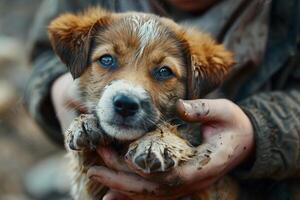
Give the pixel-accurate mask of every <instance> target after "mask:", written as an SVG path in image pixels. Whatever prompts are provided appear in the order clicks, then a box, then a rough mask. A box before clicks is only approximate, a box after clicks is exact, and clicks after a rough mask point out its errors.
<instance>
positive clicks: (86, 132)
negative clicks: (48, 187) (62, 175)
mask: <svg viewBox="0 0 300 200" xmlns="http://www.w3.org/2000/svg"><path fill="white" fill-rule="evenodd" d="M103 141H104V135H103V134H102V132H101V130H100V128H99V126H98V121H97V118H96V117H95V116H94V115H91V114H82V115H80V116H79V117H77V118H75V119H74V120H73V122H72V123H71V125H70V127H69V129H68V130H67V131H66V133H65V146H66V148H67V150H68V151H69V153H68V155H69V157H70V159H71V166H70V168H71V173H72V180H73V182H72V188H71V194H72V197H73V199H75V200H82V199H85V200H95V199H102V196H103V195H104V194H105V192H106V191H107V188H106V187H104V186H103V185H101V184H99V183H96V182H93V181H91V180H90V179H89V178H88V177H87V175H86V172H87V170H88V169H89V167H91V166H93V165H104V163H103V162H102V160H101V159H100V157H99V155H98V154H97V153H96V151H95V149H96V147H97V145H98V144H99V143H100V142H103Z"/></svg>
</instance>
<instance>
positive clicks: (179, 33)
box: [48, 8, 234, 200]
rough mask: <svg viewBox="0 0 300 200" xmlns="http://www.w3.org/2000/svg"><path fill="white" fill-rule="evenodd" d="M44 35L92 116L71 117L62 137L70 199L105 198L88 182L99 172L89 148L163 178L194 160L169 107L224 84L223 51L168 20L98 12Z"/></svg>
mask: <svg viewBox="0 0 300 200" xmlns="http://www.w3.org/2000/svg"><path fill="white" fill-rule="evenodd" d="M48 30H49V37H50V41H51V44H52V46H53V49H54V50H55V52H56V54H57V55H58V56H59V57H60V59H61V60H62V62H64V63H65V64H66V66H67V67H68V69H69V71H70V72H71V74H72V76H73V78H74V79H76V80H75V82H76V84H77V87H78V92H79V94H80V97H81V100H82V102H84V105H85V106H86V107H87V108H88V111H89V113H92V114H86V115H80V116H79V117H78V118H76V119H75V120H74V121H73V123H72V124H71V126H70V128H69V130H68V131H67V132H66V135H65V138H66V141H65V144H66V148H67V149H68V150H69V152H70V155H71V157H72V160H73V167H74V184H73V188H72V195H73V197H74V199H77V200H79V199H80V200H82V199H101V197H102V196H103V194H105V192H106V190H107V188H105V187H103V186H101V185H100V184H99V183H95V182H93V181H91V180H89V179H88V177H87V175H86V172H87V169H88V168H89V167H90V166H92V165H104V163H103V162H102V160H101V159H100V158H99V156H97V154H96V153H95V148H96V146H97V145H99V144H100V145H101V143H102V144H103V142H104V141H108V140H109V139H110V141H114V146H116V147H117V148H119V149H122V150H120V155H121V156H124V154H126V158H127V162H128V165H129V166H130V167H132V168H134V169H135V170H137V171H139V172H140V173H142V174H143V173H146V174H149V173H156V172H165V171H167V170H170V169H171V168H173V167H175V166H177V165H180V163H182V162H184V161H186V160H188V159H190V158H191V157H192V156H193V155H194V154H195V152H194V147H193V145H192V144H195V145H199V144H200V140H199V138H197V137H194V136H195V135H198V131H199V129H197V130H196V131H193V130H195V127H194V125H187V124H184V123H183V122H181V121H180V120H179V119H178V118H177V117H176V112H175V110H176V109H175V105H176V102H177V100H178V99H194V98H199V97H201V96H203V95H204V94H206V93H207V92H209V91H211V90H212V89H213V88H215V87H216V86H218V85H219V84H220V83H222V81H223V80H224V78H225V77H226V74H227V73H228V71H229V70H230V68H231V66H232V65H233V63H234V61H233V57H232V54H231V53H230V52H229V51H227V50H226V49H225V48H224V47H223V46H222V45H218V44H216V43H215V41H214V40H213V39H212V38H211V37H210V36H208V35H207V34H204V33H202V32H199V31H197V30H195V29H193V28H189V27H183V26H179V25H178V24H176V23H175V22H174V21H172V20H170V19H167V18H163V17H158V16H155V15H152V14H145V13H137V12H127V13H111V12H108V11H105V10H103V9H101V8H92V9H88V10H87V11H86V12H84V13H79V14H63V15H61V16H59V17H58V18H56V19H54V20H53V21H52V22H51V23H50V25H49V27H48ZM196 128H199V127H196ZM107 138H109V139H107ZM130 143H131V144H130ZM123 144H130V145H129V147H128V145H127V146H126V145H125V148H121V147H122V146H124V145H123ZM112 145H113V144H112ZM124 151H125V153H124Z"/></svg>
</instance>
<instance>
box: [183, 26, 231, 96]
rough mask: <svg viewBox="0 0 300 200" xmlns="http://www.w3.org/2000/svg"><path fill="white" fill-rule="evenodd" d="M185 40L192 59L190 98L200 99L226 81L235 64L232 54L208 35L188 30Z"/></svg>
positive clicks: (189, 82)
mask: <svg viewBox="0 0 300 200" xmlns="http://www.w3.org/2000/svg"><path fill="white" fill-rule="evenodd" d="M184 38H185V40H186V41H187V43H188V51H189V53H188V54H189V56H190V57H191V59H190V64H189V65H190V66H189V67H188V70H187V74H188V87H187V88H188V98H189V99H195V98H200V97H203V96H205V95H206V94H208V93H209V92H211V91H212V90H213V89H215V88H216V87H218V86H219V85H220V84H221V83H222V82H223V81H224V80H225V78H226V75H227V74H228V72H229V71H230V69H231V67H232V66H233V64H234V63H235V62H234V59H233V55H232V53H231V52H229V51H228V50H226V49H225V48H224V47H223V45H219V44H216V42H215V41H214V40H213V39H212V38H211V37H210V36H209V35H207V34H204V33H201V32H199V31H196V30H194V29H188V30H187V31H186V32H185V33H184Z"/></svg>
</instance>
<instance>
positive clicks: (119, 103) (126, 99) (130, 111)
mask: <svg viewBox="0 0 300 200" xmlns="http://www.w3.org/2000/svg"><path fill="white" fill-rule="evenodd" d="M113 105H114V110H115V112H116V113H117V114H118V115H120V116H122V117H124V118H126V117H130V116H134V115H135V114H136V113H138V112H139V110H140V107H141V106H140V102H139V100H138V99H137V98H134V97H130V96H128V95H125V94H119V95H116V96H115V97H114V98H113Z"/></svg>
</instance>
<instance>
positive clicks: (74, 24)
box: [48, 8, 110, 79]
mask: <svg viewBox="0 0 300 200" xmlns="http://www.w3.org/2000/svg"><path fill="white" fill-rule="evenodd" d="M109 21H110V13H108V12H107V11H105V10H103V9H101V8H91V9H88V10H86V11H85V12H84V13H80V14H69V13H67V14H63V15H61V16H59V17H57V18H56V19H54V20H53V21H52V22H51V23H50V25H49V26H48V33H49V38H50V41H51V44H52V47H53V49H54V51H55V52H56V54H57V55H58V56H59V57H60V59H61V60H62V62H64V63H65V64H66V65H67V67H68V68H69V70H70V72H71V74H72V76H73V78H74V79H75V78H78V77H79V76H80V75H81V74H82V72H83V71H84V69H85V68H86V66H87V65H88V62H89V51H90V46H91V38H92V37H93V35H94V34H95V33H96V32H97V31H99V29H100V28H103V27H104V26H105V25H107V24H108V23H109Z"/></svg>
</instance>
